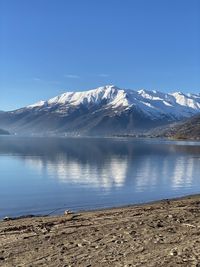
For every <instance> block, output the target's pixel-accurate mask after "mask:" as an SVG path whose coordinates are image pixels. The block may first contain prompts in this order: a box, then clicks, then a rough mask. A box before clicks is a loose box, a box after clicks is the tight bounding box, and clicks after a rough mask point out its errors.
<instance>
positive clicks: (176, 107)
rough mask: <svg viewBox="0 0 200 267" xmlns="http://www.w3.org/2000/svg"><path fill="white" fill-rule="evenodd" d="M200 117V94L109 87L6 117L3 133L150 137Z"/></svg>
mask: <svg viewBox="0 0 200 267" xmlns="http://www.w3.org/2000/svg"><path fill="white" fill-rule="evenodd" d="M198 113H200V94H184V93H181V92H174V93H163V92H159V91H155V90H153V91H149V90H138V91H134V90H131V89H120V88H118V87H117V86H114V85H106V86H103V87H99V88H96V89H93V90H89V91H83V92H66V93H63V94H61V95H59V96H56V97H54V98H51V99H49V100H45V101H44V100H43V101H39V102H37V103H35V104H32V105H29V106H26V107H23V108H20V109H17V110H13V111H9V112H1V113H0V128H2V129H6V130H8V131H9V132H11V133H18V134H66V135H68V134H69V135H107V134H116V133H117V134H124V133H125V134H137V133H144V132H146V131H149V130H151V129H154V128H155V127H160V126H164V125H168V124H170V123H174V122H179V121H182V120H184V119H187V118H190V117H192V116H194V115H196V114H198Z"/></svg>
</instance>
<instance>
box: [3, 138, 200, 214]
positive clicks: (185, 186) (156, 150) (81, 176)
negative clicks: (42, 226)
mask: <svg viewBox="0 0 200 267" xmlns="http://www.w3.org/2000/svg"><path fill="white" fill-rule="evenodd" d="M0 183H1V186H0V217H1V218H2V217H4V216H19V215H25V214H60V213H63V211H64V210H66V209H70V210H74V211H77V210H85V209H86V210H88V209H98V208H105V207H114V206H123V205H127V204H135V203H144V202H148V201H153V200H159V199H163V198H172V197H178V196H184V195H188V194H194V193H199V192H200V142H192V141H168V140H159V139H133V138H62V137H60V138H56V137H15V136H1V137H0Z"/></svg>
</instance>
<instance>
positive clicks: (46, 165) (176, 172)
mask: <svg viewBox="0 0 200 267" xmlns="http://www.w3.org/2000/svg"><path fill="white" fill-rule="evenodd" d="M25 162H26V163H27V164H28V165H29V166H32V167H33V168H34V169H35V168H36V169H38V170H39V172H40V173H41V174H47V175H48V176H49V177H51V178H53V179H55V178H56V179H58V180H59V181H60V182H62V183H71V184H79V185H82V186H89V187H94V188H104V189H111V188H114V187H117V188H120V187H122V186H124V185H125V183H127V182H128V183H130V184H131V186H132V187H133V191H135V192H142V191H145V190H150V189H152V188H156V187H157V188H158V190H159V188H160V187H166V188H172V189H176V188H179V187H184V186H189V185H191V184H192V182H193V177H194V176H195V175H196V173H197V172H200V164H198V163H197V159H195V158H191V157H187V156H180V157H177V158H171V157H163V158H162V159H160V158H159V157H155V156H148V157H142V158H141V159H138V158H137V159H135V160H134V161H133V160H128V157H116V156H115V157H111V158H109V159H107V160H105V161H103V162H101V163H90V162H89V161H88V162H84V163H83V162H81V161H78V160H74V159H73V160H72V159H71V158H67V157H66V156H64V155H62V156H59V157H57V158H56V159H54V160H50V159H47V158H46V159H44V158H39V157H27V158H25ZM194 172H195V173H194Z"/></svg>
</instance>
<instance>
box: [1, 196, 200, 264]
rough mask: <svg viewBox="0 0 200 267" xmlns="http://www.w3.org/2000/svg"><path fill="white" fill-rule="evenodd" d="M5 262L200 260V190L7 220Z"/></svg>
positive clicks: (3, 230)
mask: <svg viewBox="0 0 200 267" xmlns="http://www.w3.org/2000/svg"><path fill="white" fill-rule="evenodd" d="M0 266H15V267H16V266H17V267H20V266H52V267H55V266H56V267H57V266H58V267H59V266H60V267H61V266H62V267H64V266H66V267H67V266H84V267H89V266H94V267H96V266H124V267H125V266H148V267H151V266H171V267H174V266H185V267H186V266H187V267H188V266H196V267H197V266H200V196H199V195H198V196H197V195H196V196H189V197H185V198H181V199H175V200H163V201H159V202H155V203H149V204H144V205H138V206H128V207H123V208H113V209H106V210H99V211H90V212H81V213H74V214H67V215H62V216H52V217H33V218H24V219H16V220H8V221H1V222H0Z"/></svg>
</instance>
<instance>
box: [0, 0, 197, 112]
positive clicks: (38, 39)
mask: <svg viewBox="0 0 200 267" xmlns="http://www.w3.org/2000/svg"><path fill="white" fill-rule="evenodd" d="M106 84H114V85H116V86H118V87H120V88H131V89H136V90H137V89H142V88H144V89H149V90H153V89H156V90H160V91H163V92H172V91H182V92H193V93H200V1H199V0H162V1H161V0H151V1H150V0H84V1H83V0H17V1H16V0H0V110H12V109H16V108H19V107H22V106H26V105H28V104H32V103H34V102H37V101H38V100H42V99H43V100H45V99H49V98H50V97H53V96H56V95H58V94H61V93H63V92H66V91H80V90H81V91H82V90H88V89H92V88H96V87H99V86H102V85H106Z"/></svg>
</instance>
